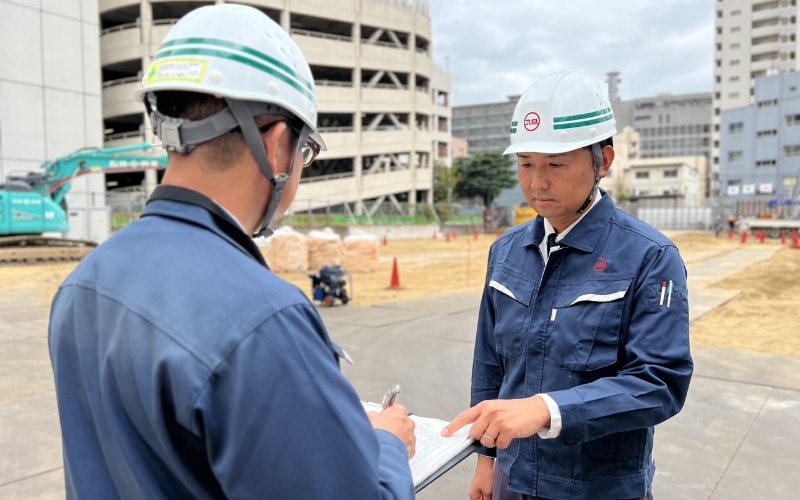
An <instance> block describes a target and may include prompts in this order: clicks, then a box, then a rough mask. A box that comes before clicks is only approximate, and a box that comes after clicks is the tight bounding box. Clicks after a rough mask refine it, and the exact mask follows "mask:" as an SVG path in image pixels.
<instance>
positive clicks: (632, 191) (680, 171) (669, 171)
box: [623, 156, 708, 208]
mask: <svg viewBox="0 0 800 500" xmlns="http://www.w3.org/2000/svg"><path fill="white" fill-rule="evenodd" d="M707 176H708V159H707V158H706V157H705V156H686V157H673V158H649V159H639V160H635V161H631V162H630V166H629V168H628V169H627V170H626V171H625V173H624V180H623V183H624V185H625V192H626V194H627V195H628V197H629V198H630V199H633V200H648V201H655V200H663V201H666V202H667V203H662V204H661V205H662V206H669V205H674V206H675V207H678V208H693V207H699V206H701V205H702V203H703V201H704V200H705V199H706V196H705V192H706V179H707V178H708V177H707ZM672 202H674V204H673V203H672Z"/></svg>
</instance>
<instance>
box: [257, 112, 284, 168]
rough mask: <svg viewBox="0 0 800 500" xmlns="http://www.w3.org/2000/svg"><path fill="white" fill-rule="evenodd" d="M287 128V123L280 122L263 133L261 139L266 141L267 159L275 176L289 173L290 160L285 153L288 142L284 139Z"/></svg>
mask: <svg viewBox="0 0 800 500" xmlns="http://www.w3.org/2000/svg"><path fill="white" fill-rule="evenodd" d="M286 127H287V125H286V122H280V123H276V124H275V125H273V126H272V127H269V128H268V129H267V130H265V131H264V132H261V139H262V140H263V141H264V147H266V148H267V159H268V160H269V166H270V168H271V169H272V173H273V174H279V173H284V174H286V173H289V159H288V155H287V154H286V152H285V151H284V149H285V148H286V142H287V141H285V140H284V139H283V137H284V135H285V134H286V132H288V131H287V129H286Z"/></svg>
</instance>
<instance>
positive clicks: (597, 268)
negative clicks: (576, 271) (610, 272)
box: [594, 257, 608, 273]
mask: <svg viewBox="0 0 800 500" xmlns="http://www.w3.org/2000/svg"><path fill="white" fill-rule="evenodd" d="M606 267H608V262H607V261H606V259H604V258H602V257H600V258H599V259H597V263H596V264H595V265H594V272H596V273H602V272H603V271H605V270H606Z"/></svg>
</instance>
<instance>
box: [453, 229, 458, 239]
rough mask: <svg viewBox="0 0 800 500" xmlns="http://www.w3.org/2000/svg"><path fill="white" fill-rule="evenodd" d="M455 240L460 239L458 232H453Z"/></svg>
mask: <svg viewBox="0 0 800 500" xmlns="http://www.w3.org/2000/svg"><path fill="white" fill-rule="evenodd" d="M453 239H454V240H457V239H458V231H453Z"/></svg>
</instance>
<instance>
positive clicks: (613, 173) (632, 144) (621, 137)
mask: <svg viewBox="0 0 800 500" xmlns="http://www.w3.org/2000/svg"><path fill="white" fill-rule="evenodd" d="M618 123H619V122H618ZM618 126H619V125H618ZM640 143H641V138H640V134H639V132H637V131H636V130H634V129H633V127H630V126H627V127H625V128H623V129H622V130H620V131H618V132H617V134H616V135H615V136H614V162H613V163H611V168H609V169H608V172H607V173H606V176H605V177H604V178H602V179H600V187H601V188H602V189H603V190H605V191H606V192H607V193H608V194H609V195H610V196H611V197H612V198H614V199H618V197H619V193H627V190H626V188H627V186H626V184H625V179H626V176H625V173H626V172H627V171H628V169H630V165H631V162H632V161H636V160H638V159H639V152H640V147H641V146H640Z"/></svg>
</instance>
